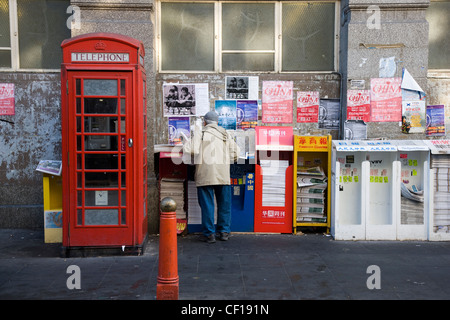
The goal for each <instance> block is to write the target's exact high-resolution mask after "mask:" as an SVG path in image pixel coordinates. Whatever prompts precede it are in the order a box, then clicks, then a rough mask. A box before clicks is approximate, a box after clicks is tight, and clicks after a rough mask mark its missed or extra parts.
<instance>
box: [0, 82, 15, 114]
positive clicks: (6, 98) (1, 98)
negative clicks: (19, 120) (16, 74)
mask: <svg viewBox="0 0 450 320" xmlns="http://www.w3.org/2000/svg"><path fill="white" fill-rule="evenodd" d="M14 114H15V110H14V84H13V83H0V115H2V116H13V115H14Z"/></svg>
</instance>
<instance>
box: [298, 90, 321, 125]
mask: <svg viewBox="0 0 450 320" xmlns="http://www.w3.org/2000/svg"><path fill="white" fill-rule="evenodd" d="M318 121H319V92H318V91H303V92H302V91H297V122H298V123H317V122H318Z"/></svg>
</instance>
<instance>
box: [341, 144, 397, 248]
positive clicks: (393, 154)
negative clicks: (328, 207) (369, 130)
mask: <svg viewBox="0 0 450 320" xmlns="http://www.w3.org/2000/svg"><path fill="white" fill-rule="evenodd" d="M333 144H334V147H333V154H334V156H333V159H334V161H335V163H334V164H333V167H334V168H333V170H334V173H333V175H334V177H333V180H334V186H333V192H334V194H333V202H334V203H333V213H332V216H333V227H332V234H333V235H334V237H335V238H336V239H341V240H344V239H352V240H396V239H397V228H396V227H397V215H398V212H399V210H400V168H401V167H400V162H399V161H397V146H396V145H395V144H394V143H392V142H390V141H354V140H351V141H334V142H333ZM338 146H339V147H338ZM335 147H336V149H335ZM355 148H357V149H358V150H355ZM356 151H358V153H357V152H356ZM339 152H341V153H343V154H342V155H339ZM359 152H361V153H359ZM344 156H345V157H347V156H349V157H351V156H353V157H354V158H353V160H352V161H353V162H354V163H355V165H354V166H352V167H351V168H350V169H351V170H350V172H348V170H347V169H348V168H347V167H345V165H348V164H349V163H350V162H349V161H347V160H346V161H345V162H343V161H342V160H340V158H342V157H344ZM336 160H337V161H336ZM357 163H360V164H357ZM342 166H344V168H345V169H346V170H344V172H343V171H342V170H341V167H342ZM355 168H357V169H359V168H361V175H360V176H359V175H358V179H359V178H360V179H361V184H360V186H357V188H356V189H355V191H357V192H358V193H359V190H360V196H358V194H357V193H355V194H354V195H353V196H352V195H351V193H350V194H348V193H345V192H344V190H348V189H349V188H346V182H347V183H348V182H349V180H348V179H349V177H350V176H351V172H354V169H355ZM346 178H347V181H345V180H346ZM352 179H353V180H352V181H354V178H352ZM355 201H356V202H357V203H356V204H355ZM359 207H360V212H359V213H358V209H359ZM347 208H351V210H347ZM351 215H353V216H351ZM345 228H346V229H347V230H345V231H343V230H344V229H345ZM349 236H351V238H348V237H349Z"/></svg>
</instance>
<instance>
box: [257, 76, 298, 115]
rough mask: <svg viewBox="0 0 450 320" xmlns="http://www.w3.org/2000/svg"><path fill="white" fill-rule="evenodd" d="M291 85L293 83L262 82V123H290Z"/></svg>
mask: <svg viewBox="0 0 450 320" xmlns="http://www.w3.org/2000/svg"><path fill="white" fill-rule="evenodd" d="M293 85H294V84H293V81H263V85H262V122H263V123H292V120H293V112H292V108H293Z"/></svg>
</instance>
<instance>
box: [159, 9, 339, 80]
mask: <svg viewBox="0 0 450 320" xmlns="http://www.w3.org/2000/svg"><path fill="white" fill-rule="evenodd" d="M158 11H159V12H160V14H159V25H158V26H159V33H158V39H159V42H158V43H159V70H160V72H304V71H335V70H336V66H337V63H336V57H337V54H336V50H337V38H338V37H337V32H338V31H337V27H336V25H337V17H338V16H339V13H338V12H339V5H338V2H337V1H310V2H176V1H161V2H159V7H158Z"/></svg>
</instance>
